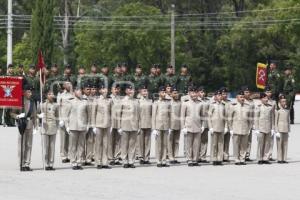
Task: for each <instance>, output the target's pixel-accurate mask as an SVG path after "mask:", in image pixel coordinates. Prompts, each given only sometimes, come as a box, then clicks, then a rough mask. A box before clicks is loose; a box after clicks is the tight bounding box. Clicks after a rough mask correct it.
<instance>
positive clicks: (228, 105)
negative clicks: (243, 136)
mask: <svg viewBox="0 0 300 200" xmlns="http://www.w3.org/2000/svg"><path fill="white" fill-rule="evenodd" d="M223 103H224V104H225V128H227V129H228V131H229V130H230V127H229V116H228V115H229V113H230V109H231V105H232V104H231V101H230V100H229V99H227V100H225V101H223Z"/></svg>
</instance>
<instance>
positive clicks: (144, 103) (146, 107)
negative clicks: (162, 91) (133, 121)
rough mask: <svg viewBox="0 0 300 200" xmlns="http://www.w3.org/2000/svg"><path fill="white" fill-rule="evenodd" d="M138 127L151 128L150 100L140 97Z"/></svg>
mask: <svg viewBox="0 0 300 200" xmlns="http://www.w3.org/2000/svg"><path fill="white" fill-rule="evenodd" d="M139 105H140V116H141V118H140V128H152V124H151V122H152V100H150V99H147V98H144V97H140V99H139Z"/></svg>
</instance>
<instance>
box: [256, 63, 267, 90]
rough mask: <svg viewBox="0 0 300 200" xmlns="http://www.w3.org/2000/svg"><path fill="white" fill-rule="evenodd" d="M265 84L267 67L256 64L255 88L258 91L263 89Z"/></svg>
mask: <svg viewBox="0 0 300 200" xmlns="http://www.w3.org/2000/svg"><path fill="white" fill-rule="evenodd" d="M266 84H267V65H266V64H263V63H257V68H256V87H257V88H259V89H265V87H266Z"/></svg>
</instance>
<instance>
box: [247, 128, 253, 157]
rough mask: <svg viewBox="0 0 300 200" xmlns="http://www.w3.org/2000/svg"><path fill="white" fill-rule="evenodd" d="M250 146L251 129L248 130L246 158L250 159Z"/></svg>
mask: <svg viewBox="0 0 300 200" xmlns="http://www.w3.org/2000/svg"><path fill="white" fill-rule="evenodd" d="M251 146H252V129H251V130H250V134H249V135H248V143H247V152H246V158H249V157H250V153H251Z"/></svg>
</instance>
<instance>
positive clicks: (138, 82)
mask: <svg viewBox="0 0 300 200" xmlns="http://www.w3.org/2000/svg"><path fill="white" fill-rule="evenodd" d="M133 83H134V87H135V88H137V89H140V88H141V86H144V85H146V86H147V85H148V78H147V76H145V75H144V74H143V69H142V66H141V65H140V64H138V65H137V66H136V68H135V74H134V76H133Z"/></svg>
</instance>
